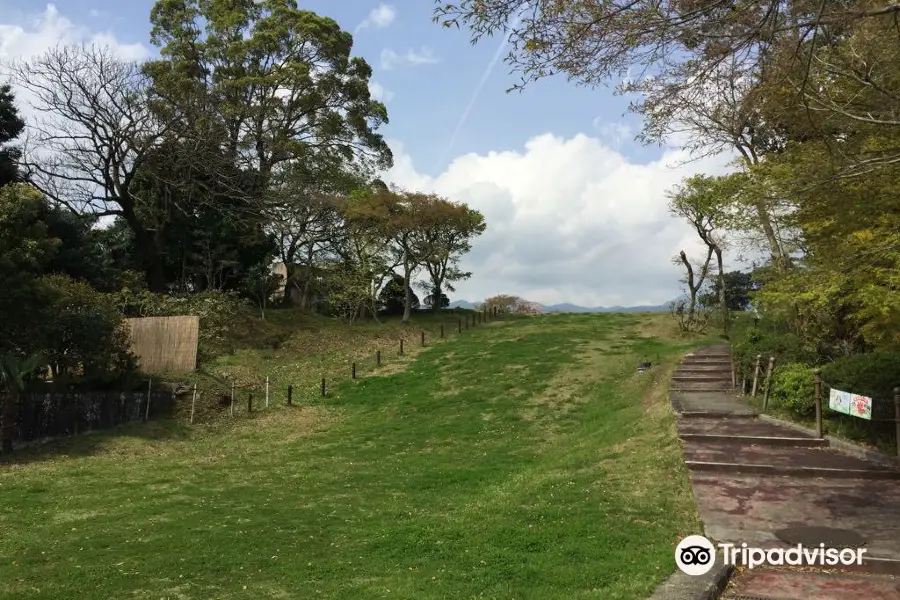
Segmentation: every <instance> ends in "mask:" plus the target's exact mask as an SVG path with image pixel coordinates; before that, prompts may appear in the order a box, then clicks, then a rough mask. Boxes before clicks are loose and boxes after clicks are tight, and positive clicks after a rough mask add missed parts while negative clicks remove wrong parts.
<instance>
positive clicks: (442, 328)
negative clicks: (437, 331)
mask: <svg viewBox="0 0 900 600" xmlns="http://www.w3.org/2000/svg"><path fill="white" fill-rule="evenodd" d="M441 339H444V324H443V323H441Z"/></svg>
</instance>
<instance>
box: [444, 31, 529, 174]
mask: <svg viewBox="0 0 900 600" xmlns="http://www.w3.org/2000/svg"><path fill="white" fill-rule="evenodd" d="M519 20H520V15H516V17H515V18H514V19H513V20H512V23H511V24H510V25H509V27H507V29H506V35H504V36H503V40H502V41H501V42H500V45H499V46H498V47H497V51H496V52H494V57H493V58H491V62H489V63H488V66H487V68H486V69H485V70H484V73H482V75H481V81H479V82H478V85H477V86H476V87H475V91H474V92H473V93H472V97H471V98H470V99H469V104H468V105H467V106H466V110H464V111H463V114H462V116H461V117H460V118H459V122H458V123H457V124H456V128H455V129H454V130H453V135H451V136H450V143H448V144H447V149H446V150H444V153H443V154H442V155H441V160H439V161H438V162H437V164H436V165H435V167H434V168H435V170H437V169H438V168H439V167H440V166H441V165H442V164H443V163H444V161H445V160H446V159H447V155H449V154H450V151H451V150H452V149H453V145H454V144H455V143H456V137H457V136H458V135H459V132H460V131H461V130H462V127H463V125H465V123H466V120H467V119H468V118H469V113H470V112H472V108H473V107H474V106H475V103H476V102H477V101H478V97H479V96H480V95H481V90H482V88H484V84H485V83H487V80H488V78H490V76H491V73H493V72H494V67H496V66H497V63H498V62H500V58H501V56H503V51H504V50H505V49H506V45H507V44H508V43H509V36H510V35H511V34H512V31H513V29H515V28H516V26H517V25H518V24H519Z"/></svg>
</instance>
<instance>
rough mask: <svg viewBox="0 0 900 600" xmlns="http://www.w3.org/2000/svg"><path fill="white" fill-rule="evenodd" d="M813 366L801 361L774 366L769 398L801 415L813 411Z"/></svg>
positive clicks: (775, 403)
mask: <svg viewBox="0 0 900 600" xmlns="http://www.w3.org/2000/svg"><path fill="white" fill-rule="evenodd" d="M815 393H816V388H815V382H814V380H813V367H811V366H809V365H806V364H803V363H787V364H784V365H781V366H777V365H776V367H775V372H774V374H773V375H772V387H771V389H770V391H769V399H770V401H771V402H772V404H773V405H775V406H783V407H784V408H787V409H788V410H790V411H792V412H794V413H796V414H797V415H800V416H802V417H806V416H809V415H811V414H813V413H814V412H815V406H816V405H815Z"/></svg>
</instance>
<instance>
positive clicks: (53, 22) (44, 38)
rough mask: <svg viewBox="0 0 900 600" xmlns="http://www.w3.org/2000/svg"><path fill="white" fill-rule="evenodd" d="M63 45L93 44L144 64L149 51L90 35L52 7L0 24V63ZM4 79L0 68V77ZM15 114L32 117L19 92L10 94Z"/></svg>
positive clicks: (27, 97)
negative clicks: (24, 17) (16, 107)
mask: <svg viewBox="0 0 900 600" xmlns="http://www.w3.org/2000/svg"><path fill="white" fill-rule="evenodd" d="M66 44H96V45H98V46H108V47H109V48H110V49H111V50H112V52H113V53H114V54H116V55H117V56H119V57H121V58H122V59H124V60H137V61H140V60H146V59H147V58H149V57H150V50H149V49H148V48H147V47H145V46H143V45H142V44H123V43H122V42H120V41H119V40H118V39H117V38H116V37H115V36H114V35H113V34H112V33H109V32H102V31H101V32H97V31H91V30H90V29H89V28H87V27H84V26H81V25H77V24H75V23H74V22H72V21H71V20H69V19H68V18H66V17H64V16H63V15H61V14H60V12H59V10H58V9H57V8H56V6H55V5H53V4H48V5H47V6H46V8H45V9H44V11H43V12H41V13H35V14H33V15H32V16H31V18H30V19H27V20H25V21H23V22H19V23H0V63H2V62H5V61H11V60H28V59H30V58H33V57H36V56H38V55H40V54H43V53H44V52H46V51H47V50H49V49H51V48H53V47H55V46H57V45H66ZM3 75H4V72H3V68H2V64H0V77H2V76H3ZM14 92H15V93H16V104H17V105H18V107H19V111H20V112H21V113H22V115H23V116H24V117H25V118H26V120H30V119H31V118H33V117H34V110H33V109H32V107H31V95H30V94H29V93H28V92H27V91H25V90H22V89H16V90H14Z"/></svg>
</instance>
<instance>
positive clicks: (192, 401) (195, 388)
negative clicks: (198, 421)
mask: <svg viewBox="0 0 900 600" xmlns="http://www.w3.org/2000/svg"><path fill="white" fill-rule="evenodd" d="M196 404H197V384H196V383H195V384H194V395H193V397H192V398H191V425H193V424H194V405H196Z"/></svg>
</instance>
